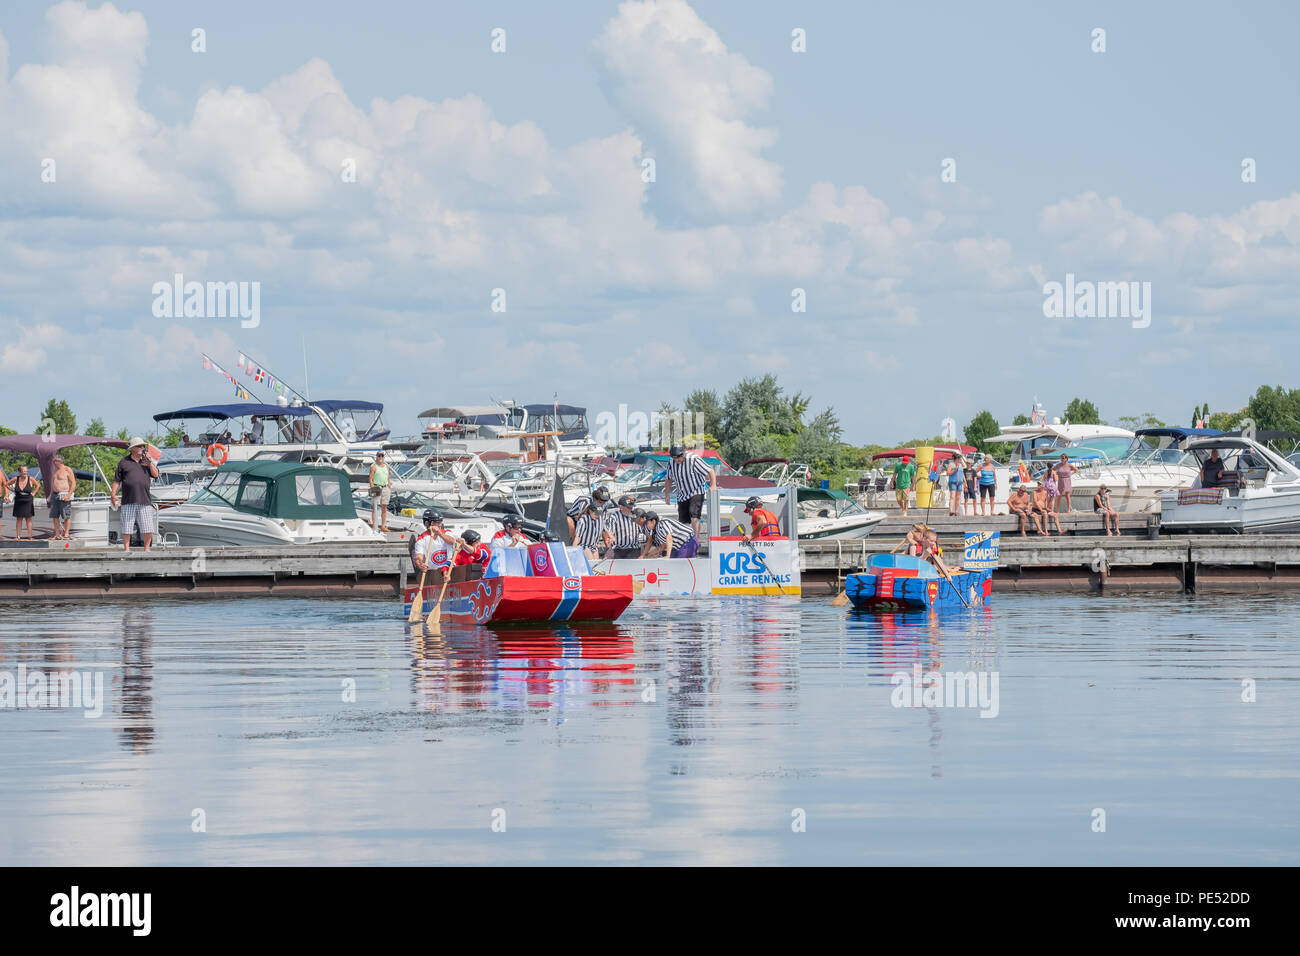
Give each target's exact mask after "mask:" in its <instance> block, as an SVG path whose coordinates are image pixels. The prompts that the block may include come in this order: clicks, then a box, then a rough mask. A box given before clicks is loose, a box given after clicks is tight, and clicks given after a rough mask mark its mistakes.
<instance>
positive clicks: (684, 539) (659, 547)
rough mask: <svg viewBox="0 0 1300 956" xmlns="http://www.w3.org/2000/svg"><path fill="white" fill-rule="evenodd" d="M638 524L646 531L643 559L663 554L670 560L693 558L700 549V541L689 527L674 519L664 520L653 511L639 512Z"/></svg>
mask: <svg viewBox="0 0 1300 956" xmlns="http://www.w3.org/2000/svg"><path fill="white" fill-rule="evenodd" d="M639 514H640V515H641V519H640V521H639V522H638V523H639V524H640V525H641V527H642V528H643V529H645V548H644V549H643V550H642V552H641V556H642V557H643V558H649V557H653V556H654V554H655V553H659V552H662V553H663V554H664V555H665V556H667V557H670V558H693V557H695V555H696V552H698V551H699V549H700V539H699V538H698V537H696V535H695V534H694V532H692V531H691V528H690V526H689V525H684V524H682V523H681V522H680V521H674V520H673V519H672V518H664V517H661V516H659V515H657V514H655V513H654V512H653V511H641V512H639Z"/></svg>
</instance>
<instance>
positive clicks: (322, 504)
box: [202, 460, 357, 521]
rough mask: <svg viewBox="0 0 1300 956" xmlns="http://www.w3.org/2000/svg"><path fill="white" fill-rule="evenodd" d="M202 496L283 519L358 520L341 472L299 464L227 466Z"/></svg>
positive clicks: (241, 463) (349, 486)
mask: <svg viewBox="0 0 1300 956" xmlns="http://www.w3.org/2000/svg"><path fill="white" fill-rule="evenodd" d="M202 493H203V494H204V495H213V496H215V497H217V498H220V499H221V500H222V501H224V502H225V503H226V504H228V505H230V506H231V507H232V508H234V509H235V510H236V511H243V512H246V513H248V514H256V515H264V516H266V517H269V518H283V519H285V520H287V521H301V520H311V521H329V520H338V519H347V518H355V517H356V516H357V508H356V504H355V503H354V502H353V500H352V483H351V481H350V480H349V478H348V473H347V472H346V471H343V470H342V469H340V468H327V467H323V466H321V465H311V464H303V463H302V462H288V461H265V460H262V461H230V462H226V464H224V465H222V466H221V467H219V468H218V469H217V471H216V474H214V475H213V476H212V478H211V480H209V482H208V484H207V485H206V486H205V487H204V489H203V492H202Z"/></svg>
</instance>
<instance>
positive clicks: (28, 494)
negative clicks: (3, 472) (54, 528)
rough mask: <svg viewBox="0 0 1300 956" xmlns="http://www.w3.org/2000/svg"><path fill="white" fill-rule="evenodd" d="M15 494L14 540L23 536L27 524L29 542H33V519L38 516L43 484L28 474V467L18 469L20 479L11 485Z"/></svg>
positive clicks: (16, 479)
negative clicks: (38, 495)
mask: <svg viewBox="0 0 1300 956" xmlns="http://www.w3.org/2000/svg"><path fill="white" fill-rule="evenodd" d="M9 487H10V488H12V489H13V493H14V538H15V539H20V538H22V536H23V522H24V521H26V522H27V540H28V541H30V540H32V517H33V516H34V515H35V514H36V495H37V494H38V493H39V492H40V490H41V483H40V482H39V481H37V480H36V479H35V478H33V477H31V476H30V475H28V474H27V466H26V465H23V466H22V467H21V468H19V469H18V477H17V478H15V479H14V480H13V482H11V483H10V485H9Z"/></svg>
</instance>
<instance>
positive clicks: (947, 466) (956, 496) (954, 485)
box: [944, 458, 962, 517]
mask: <svg viewBox="0 0 1300 956" xmlns="http://www.w3.org/2000/svg"><path fill="white" fill-rule="evenodd" d="M944 476H945V477H946V478H947V479H948V514H950V515H952V516H953V517H957V516H959V515H960V514H961V510H960V509H961V483H962V472H961V468H960V467H959V466H958V464H957V459H956V458H949V459H948V460H947V461H946V462H945V463H944Z"/></svg>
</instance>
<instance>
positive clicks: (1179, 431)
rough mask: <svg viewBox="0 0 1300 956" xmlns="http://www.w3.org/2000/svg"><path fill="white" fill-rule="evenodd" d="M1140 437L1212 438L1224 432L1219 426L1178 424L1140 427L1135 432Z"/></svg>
mask: <svg viewBox="0 0 1300 956" xmlns="http://www.w3.org/2000/svg"><path fill="white" fill-rule="evenodd" d="M1133 434H1134V435H1135V436H1137V437H1138V438H1142V437H1144V436H1146V435H1151V436H1154V437H1156V438H1177V439H1179V440H1180V441H1181V440H1182V439H1184V438H1211V437H1213V436H1215V435H1222V434H1223V432H1221V431H1219V429H1217V428H1179V427H1178V426H1176V425H1174V426H1170V427H1165V426H1161V427H1160V428H1139V429H1138V430H1137V431H1135V432H1134V433H1133Z"/></svg>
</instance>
